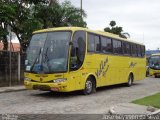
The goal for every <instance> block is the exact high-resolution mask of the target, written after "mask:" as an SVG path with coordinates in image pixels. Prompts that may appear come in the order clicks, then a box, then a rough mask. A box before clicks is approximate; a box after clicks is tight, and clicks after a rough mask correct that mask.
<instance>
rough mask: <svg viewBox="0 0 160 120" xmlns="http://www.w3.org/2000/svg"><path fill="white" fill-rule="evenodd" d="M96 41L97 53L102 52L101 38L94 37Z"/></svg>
mask: <svg viewBox="0 0 160 120" xmlns="http://www.w3.org/2000/svg"><path fill="white" fill-rule="evenodd" d="M94 40H95V52H100V51H101V47H100V39H99V36H97V35H94Z"/></svg>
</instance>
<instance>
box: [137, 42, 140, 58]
mask: <svg viewBox="0 0 160 120" xmlns="http://www.w3.org/2000/svg"><path fill="white" fill-rule="evenodd" d="M137 50H138V57H141V46H140V45H137Z"/></svg>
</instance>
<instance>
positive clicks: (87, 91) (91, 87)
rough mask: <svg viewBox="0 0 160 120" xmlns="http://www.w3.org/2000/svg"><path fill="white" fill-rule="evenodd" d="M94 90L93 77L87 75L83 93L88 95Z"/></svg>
mask: <svg viewBox="0 0 160 120" xmlns="http://www.w3.org/2000/svg"><path fill="white" fill-rule="evenodd" d="M95 92H96V83H95V80H94V79H93V77H88V78H87V80H86V83H85V88H84V90H83V94H84V95H89V94H92V93H95Z"/></svg>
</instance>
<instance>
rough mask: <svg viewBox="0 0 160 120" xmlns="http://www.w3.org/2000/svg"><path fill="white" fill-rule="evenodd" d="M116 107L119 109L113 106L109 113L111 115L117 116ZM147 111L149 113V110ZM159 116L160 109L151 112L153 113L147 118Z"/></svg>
mask: <svg viewBox="0 0 160 120" xmlns="http://www.w3.org/2000/svg"><path fill="white" fill-rule="evenodd" d="M116 107H117V106H112V107H110V108H109V110H108V113H109V114H110V115H114V114H117V113H116V111H115V108H116ZM152 108H153V107H152ZM155 109H156V108H155ZM146 111H149V110H147V109H146ZM124 114H125V113H124ZM158 114H160V109H157V110H154V111H153V112H151V113H149V114H146V116H152V115H158Z"/></svg>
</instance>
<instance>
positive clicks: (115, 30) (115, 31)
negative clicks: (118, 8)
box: [104, 21, 130, 38]
mask: <svg viewBox="0 0 160 120" xmlns="http://www.w3.org/2000/svg"><path fill="white" fill-rule="evenodd" d="M109 25H110V26H109V27H106V28H104V31H105V32H109V33H113V34H116V35H119V36H120V37H123V38H127V36H130V35H129V33H126V32H125V33H123V27H119V26H116V22H115V21H110V24H109ZM126 35H127V36H126Z"/></svg>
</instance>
